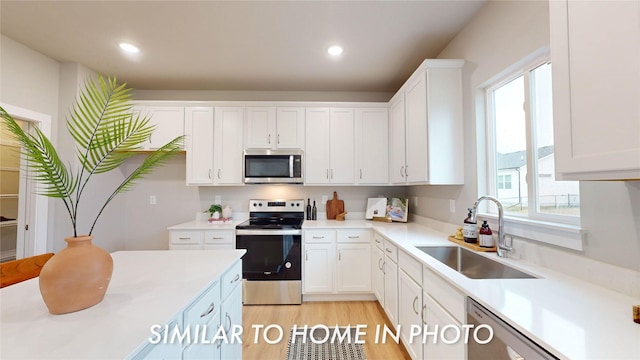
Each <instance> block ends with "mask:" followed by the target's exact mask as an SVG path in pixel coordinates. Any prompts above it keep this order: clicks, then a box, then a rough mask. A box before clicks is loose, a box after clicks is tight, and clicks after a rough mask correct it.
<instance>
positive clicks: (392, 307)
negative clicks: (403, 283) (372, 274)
mask: <svg viewBox="0 0 640 360" xmlns="http://www.w3.org/2000/svg"><path fill="white" fill-rule="evenodd" d="M382 268H383V269H384V311H385V313H386V314H387V317H388V318H389V322H390V323H391V325H392V326H393V327H394V328H395V326H396V324H398V264H396V263H394V262H393V261H391V260H389V258H388V257H386V256H385V261H384V266H383V267H382Z"/></svg>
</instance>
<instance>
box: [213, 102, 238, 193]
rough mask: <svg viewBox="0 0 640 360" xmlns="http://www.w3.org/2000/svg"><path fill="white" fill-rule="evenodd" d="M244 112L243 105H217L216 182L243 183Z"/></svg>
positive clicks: (215, 136) (219, 183)
mask: <svg viewBox="0 0 640 360" xmlns="http://www.w3.org/2000/svg"><path fill="white" fill-rule="evenodd" d="M243 114H244V109H243V108H241V107H216V108H215V129H214V134H215V135H214V140H215V141H214V143H213V150H214V153H213V154H214V164H215V167H214V174H213V178H214V184H218V185H242V152H243V149H244V148H243V141H242V140H243V132H242V129H243Z"/></svg>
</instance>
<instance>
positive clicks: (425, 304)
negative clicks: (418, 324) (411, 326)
mask: <svg viewBox="0 0 640 360" xmlns="http://www.w3.org/2000/svg"><path fill="white" fill-rule="evenodd" d="M425 310H427V303H424V304H423V305H422V314H420V318H421V319H422V325H427V321H426V320H425V319H424V313H425V312H426V311H425Z"/></svg>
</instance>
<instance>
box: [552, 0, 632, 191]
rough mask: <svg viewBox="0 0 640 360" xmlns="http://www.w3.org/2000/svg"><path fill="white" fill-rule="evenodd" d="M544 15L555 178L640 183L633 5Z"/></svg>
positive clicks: (588, 4) (590, 5)
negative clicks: (548, 47)
mask: <svg viewBox="0 0 640 360" xmlns="http://www.w3.org/2000/svg"><path fill="white" fill-rule="evenodd" d="M549 10H550V25H551V33H550V34H551V55H552V59H551V60H552V61H551V65H552V67H553V73H552V77H553V127H554V129H553V130H554V140H555V141H554V146H555V170H556V177H557V178H558V179H563V180H618V179H639V178H640V121H639V120H638V119H640V105H639V104H640V102H639V101H638V99H640V86H639V85H638V84H640V66H639V65H638V64H640V1H638V0H635V1H551V2H550V3H549ZM594 24H598V26H594ZM601 29H606V30H601Z"/></svg>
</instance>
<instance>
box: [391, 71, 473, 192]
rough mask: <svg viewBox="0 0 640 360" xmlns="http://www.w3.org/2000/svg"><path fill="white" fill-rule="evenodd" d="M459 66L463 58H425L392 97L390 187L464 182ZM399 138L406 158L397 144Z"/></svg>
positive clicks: (398, 143) (460, 74) (460, 73)
mask: <svg viewBox="0 0 640 360" xmlns="http://www.w3.org/2000/svg"><path fill="white" fill-rule="evenodd" d="M463 64H464V61H463V60H425V61H424V62H423V63H422V64H421V65H420V67H418V69H417V70H416V71H415V72H414V73H413V75H411V77H410V78H409V79H408V80H407V82H406V83H405V84H404V85H403V86H402V88H401V89H400V91H399V93H398V94H396V95H395V96H394V98H392V101H391V102H390V111H391V137H392V141H391V147H392V149H391V152H392V155H391V156H392V160H391V164H392V166H391V169H390V172H391V180H392V182H393V183H396V184H402V183H406V184H462V183H463V182H464V172H463V165H464V161H463V160H464V157H463V155H464V154H463V145H462V141H461V139H462V66H463ZM402 121H404V124H403V123H402ZM403 127H404V129H403ZM402 130H404V135H403V134H402V132H403V131H402ZM403 140H404V144H405V151H404V154H402V153H401V145H400V143H401V142H402V141H403ZM394 147H396V148H395V149H394ZM398 165H399V167H398Z"/></svg>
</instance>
